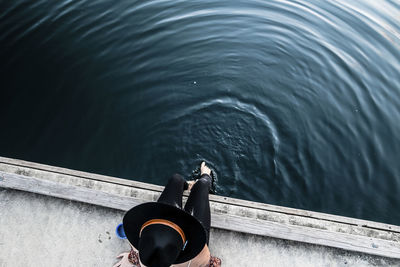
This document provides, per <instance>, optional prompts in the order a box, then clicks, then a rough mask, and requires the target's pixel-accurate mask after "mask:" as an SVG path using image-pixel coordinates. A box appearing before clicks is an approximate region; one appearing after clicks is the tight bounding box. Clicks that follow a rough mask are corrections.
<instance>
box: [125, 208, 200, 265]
mask: <svg viewBox="0 0 400 267" xmlns="http://www.w3.org/2000/svg"><path fill="white" fill-rule="evenodd" d="M154 219H164V220H168V221H171V222H173V223H174V224H176V225H178V226H179V227H180V228H181V229H182V230H183V232H184V234H185V237H186V240H187V243H186V245H185V246H184V248H183V249H182V251H181V252H180V253H179V255H178V257H177V259H176V260H175V262H174V263H173V264H179V263H183V262H186V261H189V260H191V259H193V258H194V257H196V256H197V255H198V254H199V253H200V252H201V250H202V249H203V248H204V245H205V244H206V230H205V229H204V227H203V225H202V224H201V223H200V221H199V220H197V219H196V218H195V217H194V216H192V215H190V214H189V213H187V212H186V211H184V210H182V209H180V208H178V207H174V206H172V205H168V204H164V203H160V202H147V203H144V204H140V205H137V206H135V207H133V208H132V209H130V210H129V211H128V212H127V213H126V214H125V216H124V218H123V225H124V231H125V234H126V237H127V238H128V240H129V242H130V243H131V244H132V246H134V247H135V248H136V249H139V239H140V230H141V229H142V226H143V225H144V224H145V223H146V222H148V221H150V220H154ZM139 253H140V252H139Z"/></svg>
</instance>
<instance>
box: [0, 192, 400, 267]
mask: <svg viewBox="0 0 400 267" xmlns="http://www.w3.org/2000/svg"><path fill="white" fill-rule="evenodd" d="M122 216H123V212H122V211H117V210H113V209H109V208H103V207H99V206H95V205H90V204H84V203H80V202H72V201H67V200H63V199H58V198H54V197H49V196H45V195H38V194H33V193H27V192H22V191H15V190H9V189H0V266H1V267H3V266H7V267H8V266H10V267H18V266H40V267H41V266H112V265H113V264H114V263H115V262H116V260H115V256H116V255H118V254H119V253H120V252H123V251H125V250H127V249H128V248H129V246H128V243H127V242H126V241H124V240H120V239H118V238H117V237H116V236H115V233H114V229H115V226H116V225H117V224H118V223H120V222H121V220H122ZM210 249H211V252H212V254H214V255H216V256H219V257H220V258H221V259H222V263H223V266H229V267H230V266H252V267H257V266H260V267H261V266H400V260H394V259H388V258H381V257H376V256H370V255H366V254H360V253H354V252H348V251H343V250H340V249H333V248H328V247H322V246H316V245H310V244H305V243H298V242H292V241H287V240H283V239H273V238H269V237H263V236H255V235H250V234H242V233H236V232H232V231H226V230H217V229H212V231H211V236H210Z"/></svg>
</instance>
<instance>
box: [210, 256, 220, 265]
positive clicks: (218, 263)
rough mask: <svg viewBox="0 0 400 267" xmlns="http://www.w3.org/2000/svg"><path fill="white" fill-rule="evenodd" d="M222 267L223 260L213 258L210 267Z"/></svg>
mask: <svg viewBox="0 0 400 267" xmlns="http://www.w3.org/2000/svg"><path fill="white" fill-rule="evenodd" d="M220 266H221V259H220V258H217V257H213V256H211V258H210V264H209V265H208V267H220Z"/></svg>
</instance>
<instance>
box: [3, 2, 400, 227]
mask: <svg viewBox="0 0 400 267" xmlns="http://www.w3.org/2000/svg"><path fill="white" fill-rule="evenodd" d="M399 19H400V3H399V1H390V0H380V1H372V0H371V1H345V0H343V1H308V0H307V1H306V0H301V1H267V0H265V1H261V0H229V1H228V0H222V1H221V0H220V1H208V0H202V1H197V0H191V1H189V0H184V1H166V0H158V1H147V0H141V1H133V0H132V1H111V0H91V1H88V0H72V1H68V0H64V1H45V0H26V1H18V0H3V1H0V48H1V49H0V75H1V76H0V86H1V95H0V96H1V102H0V103H1V105H0V120H1V129H0V155H2V156H7V157H14V158H20V159H25V160H30V161H35V162H41V163H47V164H52V165H56V166H63V167H68V168H72V169H79V170H84V171H90V172H96V173H102V174H107V175H114V176H119V177H124V178H127V179H134V180H140V181H146V182H151V183H157V184H164V183H165V180H166V178H167V176H168V175H169V174H171V173H173V172H180V173H182V174H184V175H185V176H188V175H190V173H191V171H192V170H193V169H194V168H195V167H196V166H197V165H198V164H199V163H200V161H201V160H202V159H205V160H206V161H207V162H209V163H210V164H211V165H212V167H213V168H215V170H216V172H217V174H218V187H217V190H218V194H220V195H226V196H231V197H237V198H243V199H248V200H254V201H261V202H266V203H271V204H277V205H285V206H290V207H296V208H303V209H310V210H315V211H322V212H328V213H334V214H340V215H346V216H352V217H358V218H364V219H371V220H375V221H383V222H387V223H394V224H400V212H399V210H398V208H399V207H400V164H399V162H400V22H399Z"/></svg>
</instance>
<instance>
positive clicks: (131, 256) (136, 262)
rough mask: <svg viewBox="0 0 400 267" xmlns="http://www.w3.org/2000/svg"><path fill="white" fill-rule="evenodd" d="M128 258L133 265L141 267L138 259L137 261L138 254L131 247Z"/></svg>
mask: <svg viewBox="0 0 400 267" xmlns="http://www.w3.org/2000/svg"><path fill="white" fill-rule="evenodd" d="M128 260H129V262H130V263H132V264H133V266H135V267H141V266H140V261H139V254H138V253H137V252H136V251H134V250H133V249H131V252H129V257H128Z"/></svg>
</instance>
